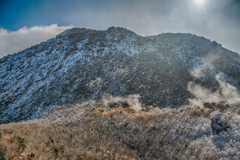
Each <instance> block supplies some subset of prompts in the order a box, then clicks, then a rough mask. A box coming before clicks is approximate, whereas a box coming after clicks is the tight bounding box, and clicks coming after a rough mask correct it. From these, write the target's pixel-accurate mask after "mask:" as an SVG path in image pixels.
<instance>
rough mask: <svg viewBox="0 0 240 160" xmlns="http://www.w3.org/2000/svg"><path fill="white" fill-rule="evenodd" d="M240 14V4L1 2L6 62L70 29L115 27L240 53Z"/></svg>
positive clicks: (235, 0) (210, 0) (217, 0)
mask: <svg viewBox="0 0 240 160" xmlns="http://www.w3.org/2000/svg"><path fill="white" fill-rule="evenodd" d="M239 15H240V0H1V1H0V57H2V56H4V55H6V54H9V53H10V54H11V53H14V52H18V51H21V50H22V49H25V48H26V47H30V46H31V45H33V44H37V43H40V42H41V41H45V40H47V39H49V38H51V37H54V36H55V35H56V34H59V33H60V32H62V31H63V30H65V29H67V28H71V27H86V28H92V29H101V30H105V29H107V28H108V27H110V26H120V27H125V28H128V29H130V30H132V31H134V32H136V33H137V34H140V35H157V34H160V33H165V32H173V33H178V32H181V33H192V34H196V35H199V36H204V37H206V38H208V39H211V40H215V41H217V42H218V43H221V44H222V45H223V47H225V48H227V49H230V50H232V51H235V52H238V53H240V45H239V42H240V29H239V28H240V17H239ZM33 27H35V28H34V29H33ZM41 33H43V34H41ZM37 35H42V36H37ZM13 39H14V42H13ZM23 39H24V40H23ZM18 40H19V42H18ZM33 41H34V43H30V42H33ZM24 42H25V43H24ZM1 44H2V45H1ZM3 44H4V46H3ZM12 44H14V45H15V47H14V48H13V47H12ZM29 45H30V46H29Z"/></svg>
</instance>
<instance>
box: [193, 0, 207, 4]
mask: <svg viewBox="0 0 240 160" xmlns="http://www.w3.org/2000/svg"><path fill="white" fill-rule="evenodd" d="M194 1H195V3H197V4H198V5H203V3H204V1H205V0H194Z"/></svg>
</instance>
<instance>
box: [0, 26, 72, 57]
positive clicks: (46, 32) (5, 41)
mask: <svg viewBox="0 0 240 160" xmlns="http://www.w3.org/2000/svg"><path fill="white" fill-rule="evenodd" d="M72 27H73V25H70V26H58V25H57V24H51V25H49V26H34V27H32V28H26V27H23V28H21V29H19V30H17V31H10V32H9V31H7V30H5V29H3V28H0V58H1V57H3V56H6V55H8V54H12V53H17V52H19V51H21V50H24V49H26V48H28V47H31V46H33V45H35V44H38V43H40V42H43V41H46V40H48V39H50V38H53V37H55V36H56V35H57V34H59V33H61V32H63V31H64V30H66V29H69V28H72Z"/></svg>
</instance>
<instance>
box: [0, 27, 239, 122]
mask: <svg viewBox="0 0 240 160" xmlns="http://www.w3.org/2000/svg"><path fill="white" fill-rule="evenodd" d="M239 66H240V56H239V55H238V54H237V53H233V52H231V51H229V50H227V49H224V48H223V47H222V46H221V45H220V44H218V43H216V42H215V41H213V42H212V41H210V40H207V39H205V38H203V37H198V36H195V35H191V34H171V33H166V34H160V35H157V36H148V37H142V36H139V35H137V34H135V33H134V32H132V31H129V30H127V29H123V28H114V27H111V28H109V29H107V30H106V31H96V30H90V29H84V28H74V29H70V30H66V31H64V32H63V33H61V34H59V35H58V36H56V38H53V39H50V40H48V41H46V42H43V43H41V44H39V45H35V46H33V47H31V48H28V49H26V50H24V51H21V52H19V53H16V54H13V55H10V56H7V57H4V58H2V59H0V68H1V69H0V79H1V80H0V89H1V90H0V123H7V122H14V121H20V120H25V119H29V118H33V117H35V115H36V113H38V112H39V111H40V110H42V109H43V110H44V109H45V108H47V107H50V106H52V105H63V104H73V103H79V102H82V101H85V100H87V99H99V98H101V97H102V96H103V95H104V96H106V97H107V96H109V95H113V96H127V95H130V94H140V96H141V101H142V103H143V104H144V105H146V106H147V105H154V106H158V107H166V106H170V107H180V106H181V105H183V104H186V103H188V99H189V98H192V95H191V93H190V92H189V91H188V84H189V82H194V83H196V84H200V85H201V86H204V87H206V88H208V89H209V90H212V91H216V90H217V89H218V88H219V87H220V86H219V84H218V83H217V80H216V79H215V76H216V75H217V74H219V73H221V75H222V77H223V78H224V80H225V81H226V82H227V83H229V84H231V85H233V86H235V87H237V88H238V89H239V88H240V81H239V80H240V67H239Z"/></svg>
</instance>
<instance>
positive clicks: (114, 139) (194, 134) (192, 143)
mask: <svg viewBox="0 0 240 160" xmlns="http://www.w3.org/2000/svg"><path fill="white" fill-rule="evenodd" d="M138 97H139V96H138V95H131V96H129V97H127V98H120V97H112V98H110V99H103V100H102V101H98V102H96V101H89V102H86V103H83V104H77V105H67V106H58V107H53V108H51V109H49V110H48V111H47V112H45V113H44V114H43V115H42V118H41V119H39V120H33V121H25V122H19V123H10V124H2V125H0V135H1V137H0V156H4V158H5V159H13V158H15V159H17V158H18V159H21V158H22V159H26V160H27V159H28V160H29V159H39V160H44V159H62V160H68V159H69V160H70V159H71V160H74V159H76V160H79V159H84V160H88V159H89V160H94V159H98V160H100V159H102V160H106V159H109V160H113V159H127V160H130V159H131V160H135V159H136V160H137V159H144V160H153V159H154V160H155V159H158V160H165V159H181V160H186V159H202V160H205V159H222V160H223V159H234V160H235V159H236V160H237V159H239V157H240V154H239V149H240V142H239V138H240V137H239V135H240V134H239V131H240V125H239V120H240V116H239V115H240V105H239V104H233V105H229V104H226V103H223V102H222V103H205V104H204V107H203V108H199V107H196V106H195V107H192V106H185V107H182V108H181V109H177V110H176V109H171V108H163V109H159V108H148V109H143V108H142V110H141V111H140V112H139V110H138V111H137V109H138V106H139V104H140V102H139V100H138Z"/></svg>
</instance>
